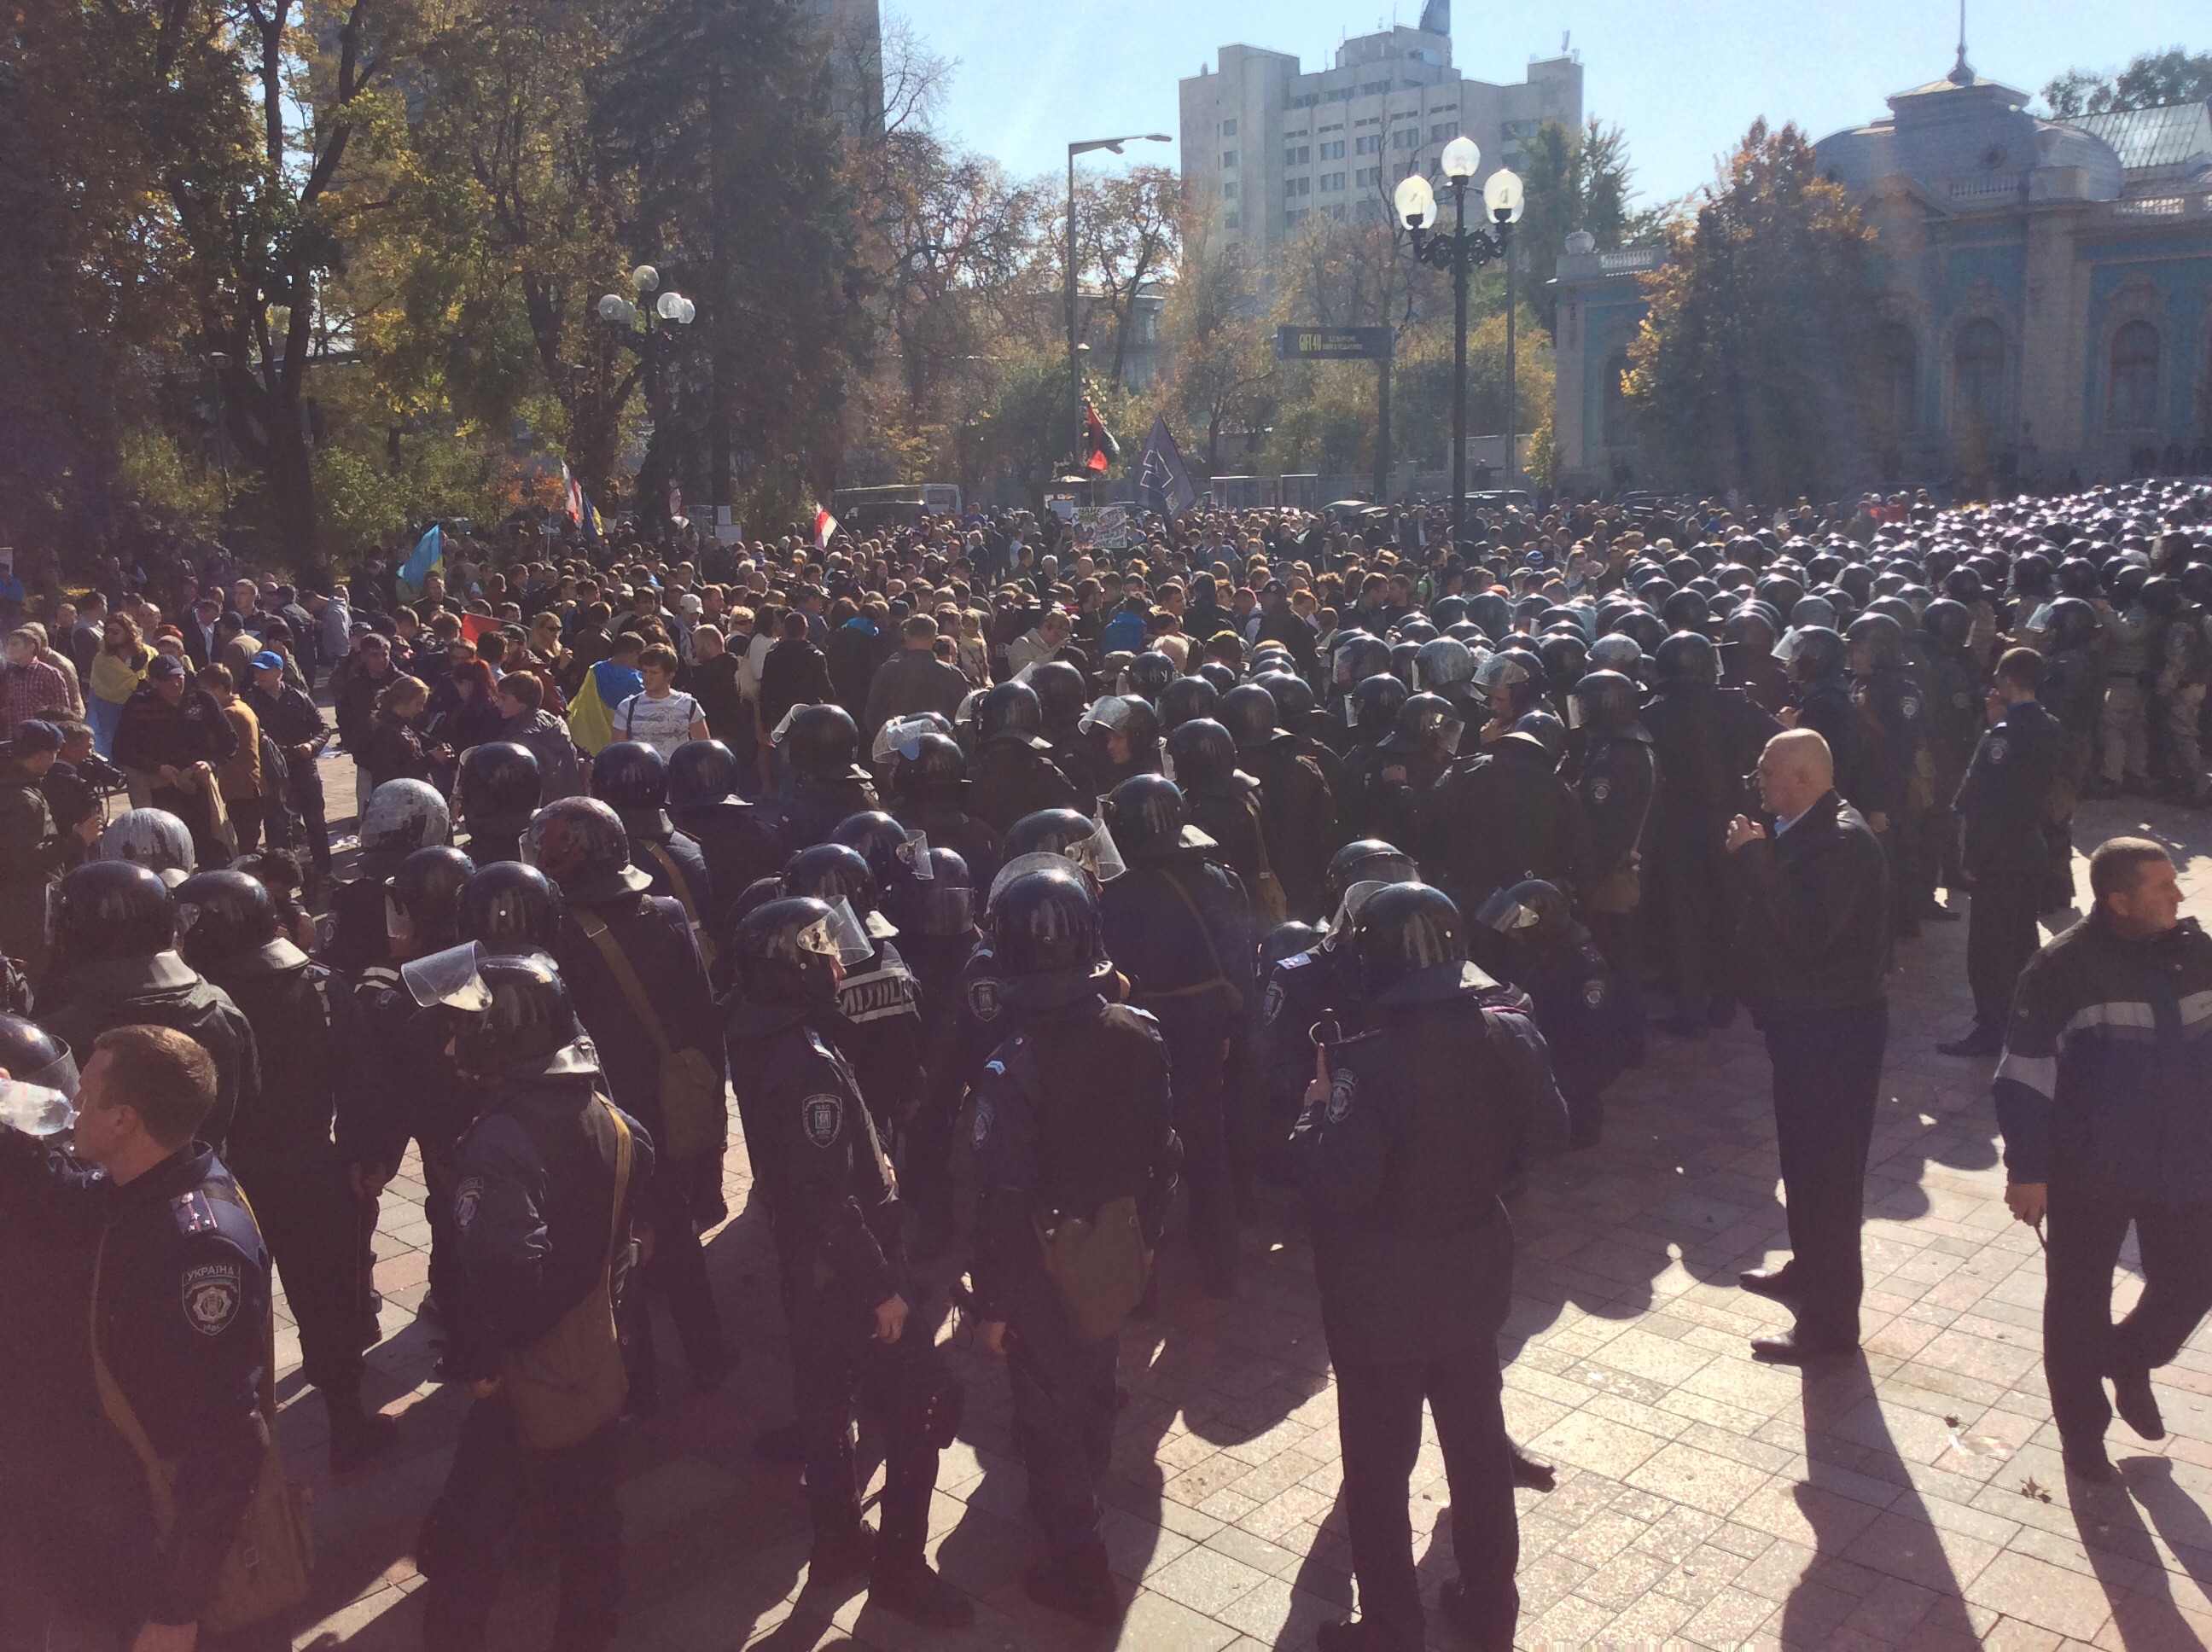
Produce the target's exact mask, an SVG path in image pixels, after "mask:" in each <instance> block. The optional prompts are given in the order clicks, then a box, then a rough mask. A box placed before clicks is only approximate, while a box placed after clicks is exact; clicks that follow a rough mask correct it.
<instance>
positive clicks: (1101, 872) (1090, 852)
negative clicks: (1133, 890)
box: [1067, 820, 1129, 884]
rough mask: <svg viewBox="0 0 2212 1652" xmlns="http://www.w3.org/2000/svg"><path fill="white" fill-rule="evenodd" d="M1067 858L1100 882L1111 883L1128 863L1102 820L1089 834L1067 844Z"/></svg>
mask: <svg viewBox="0 0 2212 1652" xmlns="http://www.w3.org/2000/svg"><path fill="white" fill-rule="evenodd" d="M1067 858H1068V859H1070V860H1073V862H1075V864H1076V865H1079V866H1080V867H1082V868H1083V870H1084V871H1085V872H1089V873H1090V874H1091V876H1092V877H1093V878H1097V880H1098V881H1099V882H1100V883H1102V884H1108V883H1111V882H1112V881H1113V880H1114V879H1115V878H1119V877H1120V876H1121V874H1122V873H1123V872H1127V871H1128V870H1129V863H1128V862H1127V861H1126V860H1124V859H1121V850H1120V849H1119V848H1117V847H1115V842H1114V834H1113V833H1112V832H1110V831H1109V830H1108V829H1107V828H1106V823H1105V822H1104V821H1103V820H1102V821H1100V822H1099V823H1098V829H1097V831H1095V832H1093V833H1091V835H1090V836H1088V837H1086V838H1084V839H1083V840H1081V841H1079V842H1075V843H1071V844H1069V845H1068V846H1067Z"/></svg>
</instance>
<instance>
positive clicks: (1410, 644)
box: [1390, 636, 1424, 694]
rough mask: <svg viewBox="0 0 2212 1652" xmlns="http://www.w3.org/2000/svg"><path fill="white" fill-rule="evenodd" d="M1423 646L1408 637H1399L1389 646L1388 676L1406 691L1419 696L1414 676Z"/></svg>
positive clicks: (1418, 681) (1417, 682) (1418, 684)
mask: <svg viewBox="0 0 2212 1652" xmlns="http://www.w3.org/2000/svg"><path fill="white" fill-rule="evenodd" d="M1422 647H1424V645H1423V644H1421V643H1419V642H1415V641H1413V639H1412V638H1410V637H1403V636H1401V637H1400V638H1399V639H1398V640H1397V641H1395V642H1394V643H1392V644H1391V645H1390V675H1391V676H1393V677H1396V678H1397V679H1398V680H1399V681H1400V682H1401V683H1404V684H1405V685H1406V687H1407V689H1408V690H1409V691H1410V692H1412V693H1414V694H1419V692H1420V691H1421V689H1420V679H1419V677H1417V676H1416V675H1415V672H1416V671H1418V670H1419V665H1420V660H1421V649H1422Z"/></svg>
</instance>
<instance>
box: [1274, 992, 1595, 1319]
mask: <svg viewBox="0 0 2212 1652" xmlns="http://www.w3.org/2000/svg"><path fill="white" fill-rule="evenodd" d="M1445 968H1447V969H1454V970H1459V969H1461V967H1460V966H1445ZM1463 974H1464V977H1465V978H1466V979H1468V981H1480V979H1481V976H1480V971H1477V970H1474V969H1473V968H1472V967H1471V966H1468V967H1466V968H1465V969H1464V971H1463ZM1378 1018H1379V1021H1380V1023H1381V1024H1380V1025H1378V1027H1377V1028H1376V1030H1375V1031H1373V1032H1370V1033H1368V1034H1366V1035H1365V1036H1363V1037H1359V1038H1355V1039H1352V1040H1350V1041H1349V1042H1346V1043H1343V1044H1339V1045H1334V1046H1332V1047H1331V1048H1330V1050H1329V1083H1328V1090H1327V1092H1326V1093H1325V1094H1324V1095H1322V1096H1321V1098H1320V1099H1319V1100H1317V1101H1316V1102H1315V1103H1314V1104H1313V1105H1312V1106H1311V1107H1310V1108H1307V1109H1306V1111H1305V1114H1304V1116H1303V1117H1301V1118H1300V1120H1299V1121H1298V1126H1297V1136H1296V1139H1295V1141H1294V1144H1293V1152H1294V1154H1295V1155H1296V1157H1297V1161H1298V1166H1299V1175H1300V1179H1301V1181H1303V1182H1304V1187H1305V1191H1306V1198H1307V1204H1308V1208H1309V1210H1310V1214H1311V1218H1312V1224H1313V1244H1314V1273H1315V1277H1316V1280H1317V1281H1318V1283H1319V1285H1320V1287H1321V1309H1322V1329H1323V1330H1324V1331H1325V1332H1326V1333H1327V1334H1328V1345H1329V1348H1330V1350H1331V1352H1332V1353H1333V1355H1334V1356H1335V1357H1339V1358H1357V1359H1360V1360H1367V1361H1375V1362H1398V1361H1412V1360H1427V1359H1432V1358H1435V1357H1437V1356H1439V1355H1442V1354H1446V1353H1451V1352H1455V1351H1459V1350H1462V1349H1465V1348H1470V1347H1475V1346H1486V1345H1489V1344H1490V1343H1492V1341H1493V1340H1494V1339H1496V1337H1497V1334H1498V1327H1499V1326H1500V1325H1502V1324H1503V1323H1504V1320H1505V1314H1506V1309H1507V1307H1508V1305H1509V1303H1510V1298H1511V1295H1512V1254H1513V1237H1512V1230H1511V1228H1510V1225H1509V1224H1508V1223H1507V1221H1506V1217H1505V1207H1504V1205H1503V1204H1501V1203H1500V1202H1499V1200H1498V1190H1499V1188H1501V1187H1504V1184H1505V1181H1506V1179H1507V1177H1508V1175H1510V1173H1511V1170H1512V1168H1513V1166H1514V1164H1515V1163H1516V1159H1518V1158H1519V1157H1522V1156H1524V1155H1528V1156H1534V1155H1539V1154H1542V1153H1547V1152H1551V1151H1557V1150H1558V1149H1559V1147H1561V1146H1563V1145H1565V1141H1566V1132H1567V1119H1566V1109H1565V1106H1564V1104H1563V1103H1562V1102H1560V1099H1559V1089H1558V1087H1557V1085H1555V1084H1553V1080H1552V1074H1551V1063H1550V1058H1549V1056H1548V1054H1547V1052H1546V1049H1545V1047H1544V1040H1543V1037H1542V1036H1541V1034H1540V1033H1539V1032H1538V1031H1537V1029H1536V1025H1535V1023H1534V1019H1533V1018H1532V1017H1529V1016H1528V1015H1526V1014H1524V1013H1522V1012H1520V1011H1514V1010H1510V1009H1504V1008H1498V1007H1486V1006H1485V1005H1483V1004H1482V1003H1481V1002H1480V1000H1479V999H1477V998H1476V997H1475V995H1474V988H1473V987H1471V986H1470V987H1463V988H1462V989H1460V990H1458V991H1455V992H1454V993H1452V994H1451V995H1450V996H1449V997H1446V998H1443V999H1440V1000H1438V1001H1436V1002H1432V1003H1428V1004H1422V1005H1413V1006H1409V1007H1406V1008H1402V1009H1386V1010H1383V1011H1380V1012H1379V1017H1378Z"/></svg>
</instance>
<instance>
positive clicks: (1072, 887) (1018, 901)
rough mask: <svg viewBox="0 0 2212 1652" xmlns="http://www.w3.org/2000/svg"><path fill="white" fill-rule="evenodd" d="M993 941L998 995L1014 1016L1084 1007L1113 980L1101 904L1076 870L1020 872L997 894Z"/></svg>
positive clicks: (993, 920)
mask: <svg viewBox="0 0 2212 1652" xmlns="http://www.w3.org/2000/svg"><path fill="white" fill-rule="evenodd" d="M991 935H992V951H993V952H994V956H995V957H996V958H997V961H998V966H997V967H998V969H999V974H1000V982H1001V986H1000V992H1001V993H1002V994H1003V996H1004V997H1005V999H1006V1002H1007V1003H1008V1004H1010V1005H1012V1006H1014V1007H1015V1008H1016V1009H1020V1010H1049V1009H1056V1008H1059V1007H1060V1006H1061V1005H1068V1004H1074V1003H1079V1002H1080V1001H1081V1000H1082V999H1084V998H1085V997H1087V996H1089V995H1091V994H1092V993H1097V991H1098V990H1099V988H1100V986H1101V984H1102V983H1103V982H1104V981H1108V980H1109V979H1110V978H1111V977H1112V975H1113V974H1114V966H1113V964H1112V963H1110V962H1109V960H1108V958H1107V957H1106V944H1105V937H1104V934H1103V929H1102V926H1101V925H1100V923H1099V919H1098V899H1097V896H1094V895H1093V894H1092V893H1091V885H1090V884H1089V883H1088V882H1086V881H1085V878H1084V877H1083V874H1082V873H1081V872H1078V871H1076V869H1075V868H1074V867H1073V866H1070V867H1067V868H1066V870H1064V871H1063V870H1061V869H1060V868H1059V867H1056V866H1055V867H1049V868H1047V867H1040V868H1039V869H1037V870H1036V871H1035V872H1023V873H1022V874H1020V875H1019V876H1018V877H1017V878H1014V879H1013V880H1012V882H1010V883H1008V884H1006V885H1005V886H1004V887H1003V888H1001V889H1000V890H998V891H997V893H996V895H995V896H994V897H993V899H992V902H991Z"/></svg>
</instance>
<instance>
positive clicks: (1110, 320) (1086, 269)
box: [1056, 166, 1182, 385]
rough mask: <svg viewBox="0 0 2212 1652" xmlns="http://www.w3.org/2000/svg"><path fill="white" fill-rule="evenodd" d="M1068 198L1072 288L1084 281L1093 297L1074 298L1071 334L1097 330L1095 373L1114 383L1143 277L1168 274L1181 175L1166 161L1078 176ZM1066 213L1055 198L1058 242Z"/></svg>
mask: <svg viewBox="0 0 2212 1652" xmlns="http://www.w3.org/2000/svg"><path fill="white" fill-rule="evenodd" d="M1075 203H1076V210H1075V254H1076V282H1077V288H1078V292H1079V294H1080V290H1081V288H1082V286H1083V284H1084V283H1086V282H1087V283H1090V284H1091V285H1093V286H1095V287H1096V288H1097V292H1098V296H1097V300H1096V301H1095V302H1092V301H1085V299H1083V298H1082V297H1080V296H1079V297H1078V298H1077V300H1076V303H1077V307H1078V312H1079V319H1078V324H1077V326H1078V335H1077V336H1078V337H1083V338H1085V339H1088V338H1089V337H1090V334H1091V331H1093V330H1094V329H1096V330H1098V331H1103V333H1104V334H1105V336H1106V344H1107V349H1108V355H1107V358H1106V363H1105V368H1104V371H1103V373H1102V374H1101V377H1102V378H1103V379H1104V380H1105V381H1106V382H1107V383H1109V384H1112V385H1119V384H1121V382H1122V375H1123V372H1124V370H1125V368H1126V367H1127V361H1128V353H1129V343H1130V333H1131V324H1132V322H1133V319H1134V317H1135V314H1136V308H1137V298H1138V295H1139V294H1140V293H1142V292H1143V291H1144V289H1145V288H1146V285H1147V284H1148V283H1152V282H1165V281H1168V280H1170V279H1171V278H1172V277H1173V276H1174V275H1175V273H1176V256H1177V253H1178V251H1179V247H1178V245H1177V238H1176V231H1177V228H1178V227H1179V226H1180V223H1181V221H1182V179H1181V178H1179V177H1177V176H1176V173H1174V172H1172V171H1171V170H1170V169H1169V168H1168V167H1152V166H1139V167H1130V168H1129V170H1128V171H1127V172H1126V173H1103V174H1098V175H1094V176H1086V177H1084V178H1081V179H1078V180H1077V183H1076V187H1075ZM1056 233H1057V235H1058V237H1059V240H1060V244H1061V245H1065V244H1066V239H1067V222H1066V206H1065V204H1063V205H1062V206H1061V208H1060V222H1059V224H1058V227H1057V231H1056ZM1092 348H1093V349H1096V348H1097V345H1096V344H1095V343H1094V344H1093V346H1092Z"/></svg>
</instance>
